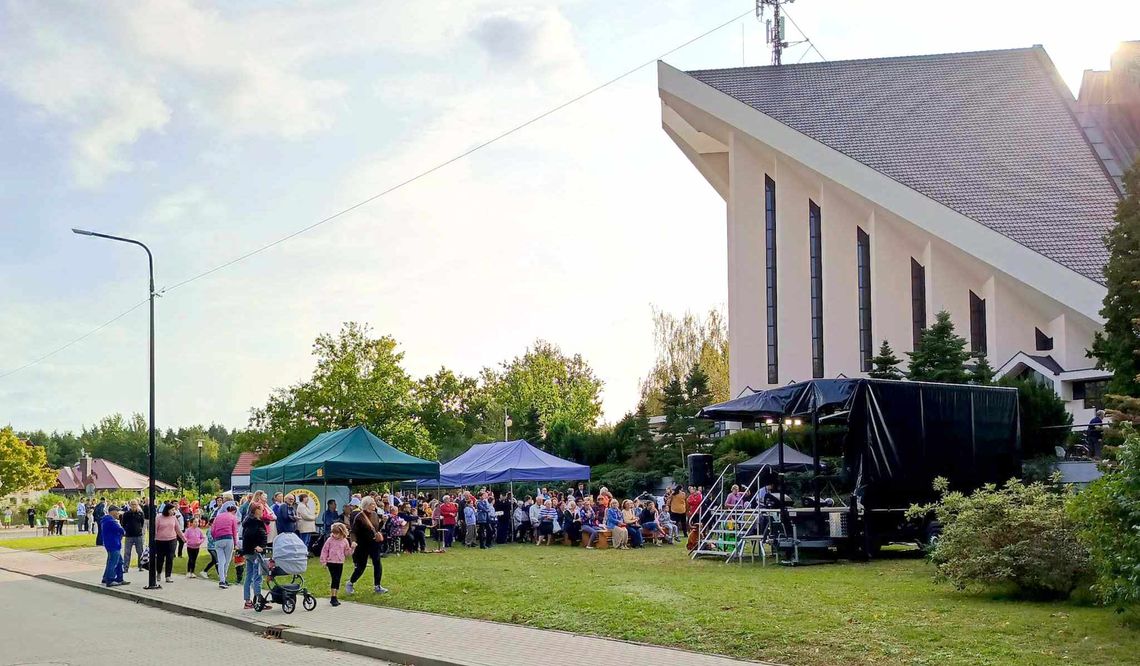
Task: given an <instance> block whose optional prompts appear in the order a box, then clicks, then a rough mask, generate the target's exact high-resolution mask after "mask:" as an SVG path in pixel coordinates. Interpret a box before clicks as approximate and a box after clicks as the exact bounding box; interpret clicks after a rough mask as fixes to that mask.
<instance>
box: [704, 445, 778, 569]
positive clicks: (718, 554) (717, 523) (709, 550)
mask: <svg viewBox="0 0 1140 666" xmlns="http://www.w3.org/2000/svg"><path fill="white" fill-rule="evenodd" d="M733 469H734V467H733V466H731V465H730V466H728V467H726V468H725V469H724V471H722V472H721V473H720V477H718V478H717V480H716V482H715V484H714V485H713V486H712V487H710V488H709V493H708V495H706V496H705V498H704V499H703V500H702V501H701V504H700V506H699V507H698V508H697V512H696V517H697V521H696V522H697V523H698V529H699V534H698V541H697V547H696V548H694V549H693V550H692V551H691V552H690V553H689V557H690V558H692V559H697V558H698V557H707V558H719V559H723V560H724V561H725V563H728V562H732V561H733V560H734V559H735V560H737V561H742V560H743V558H744V554H745V553H744V551H745V547H746V546H747V545H749V544H753V545H754V547H758V548H759V549H760V554H761V557H762V558H763V557H765V555H764V544H763V540H764V538H765V536H766V535H764V534H761V533H760V530H758V529H757V526H758V525H759V524H760V522H761V520H760V517H761V515H762V514H761V512H760V511H759V510H758V509H757V508H756V507H755V506H754V505H753V503H752V502H743V501H742V502H740V503H739V504H738V505H737V506H734V507H728V506H725V499H726V498H727V493H726V492H725V485H726V484H725V477H726V475H728V474H729V472H730V470H733ZM759 478H760V477H759V475H757V476H756V477H754V478H753V479H752V482H751V483H749V484H748V485H747V486H745V487H744V489H743V492H744V495H745V496H746V497H749V498H752V497H755V495H756V491H757V490H759V485H758V483H759ZM731 480H732V477H729V481H730V483H728V484H727V485H728V486H729V487H731V485H732V484H731ZM756 542H759V543H756Z"/></svg>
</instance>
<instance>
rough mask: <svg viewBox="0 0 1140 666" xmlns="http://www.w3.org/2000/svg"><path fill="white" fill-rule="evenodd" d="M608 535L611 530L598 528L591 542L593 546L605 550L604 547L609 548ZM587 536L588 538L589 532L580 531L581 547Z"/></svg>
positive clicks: (583, 545) (584, 543) (584, 545)
mask: <svg viewBox="0 0 1140 666" xmlns="http://www.w3.org/2000/svg"><path fill="white" fill-rule="evenodd" d="M610 535H611V532H610V531H609V530H605V531H602V530H598V533H597V534H596V535H594V543H593V546H594V548H597V549H598V550H605V549H607V548H609V547H610ZM589 538H590V535H589V534H586V533H585V532H582V547H583V548H585V547H586V542H587V540H588V539H589Z"/></svg>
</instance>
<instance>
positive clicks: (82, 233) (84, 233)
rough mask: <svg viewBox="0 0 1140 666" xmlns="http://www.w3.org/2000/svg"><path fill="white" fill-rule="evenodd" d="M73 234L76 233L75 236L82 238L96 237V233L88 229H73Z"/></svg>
mask: <svg viewBox="0 0 1140 666" xmlns="http://www.w3.org/2000/svg"><path fill="white" fill-rule="evenodd" d="M71 232H72V233H75V234H79V235H80V236H94V235H95V232H94V231H87V230H86V229H76V228H74V227H73V228H72V229H71Z"/></svg>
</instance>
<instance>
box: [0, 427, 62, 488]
mask: <svg viewBox="0 0 1140 666" xmlns="http://www.w3.org/2000/svg"><path fill="white" fill-rule="evenodd" d="M55 478H56V471H55V470H54V469H52V468H51V467H48V464H47V452H46V451H44V449H43V447H41V446H35V445H32V446H29V445H28V444H26V443H25V442H24V441H23V440H21V439H20V438H19V437H16V433H15V432H13V431H12V429H11V428H9V427H5V428H0V493H3V494H5V495H7V494H9V493H18V492H22V491H25V490H45V489H47V488H50V487H51V486H52V484H53V483H55Z"/></svg>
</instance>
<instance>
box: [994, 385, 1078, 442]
mask: <svg viewBox="0 0 1140 666" xmlns="http://www.w3.org/2000/svg"><path fill="white" fill-rule="evenodd" d="M998 384H1000V385H1001V386H1009V387H1012V388H1016V389H1017V409H1018V412H1019V413H1020V415H1021V451H1022V457H1023V458H1025V459H1026V460H1029V459H1031V458H1035V457H1040V456H1049V457H1050V458H1055V450H1056V447H1058V446H1064V444H1065V440H1066V439H1067V438H1068V436H1069V428H1068V426H1070V425H1072V424H1073V415H1072V414H1070V413H1069V412H1068V410H1066V409H1065V403H1064V402H1063V401H1062V400H1061V399H1060V398H1058V397H1057V394H1056V393H1054V392H1053V387H1052V386H1051V385H1049V384H1045V383H1042V382H1037V381H1034V380H1033V379H1029V378H1025V379H1013V378H1010V377H1002V378H1001V380H999V381H998Z"/></svg>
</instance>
